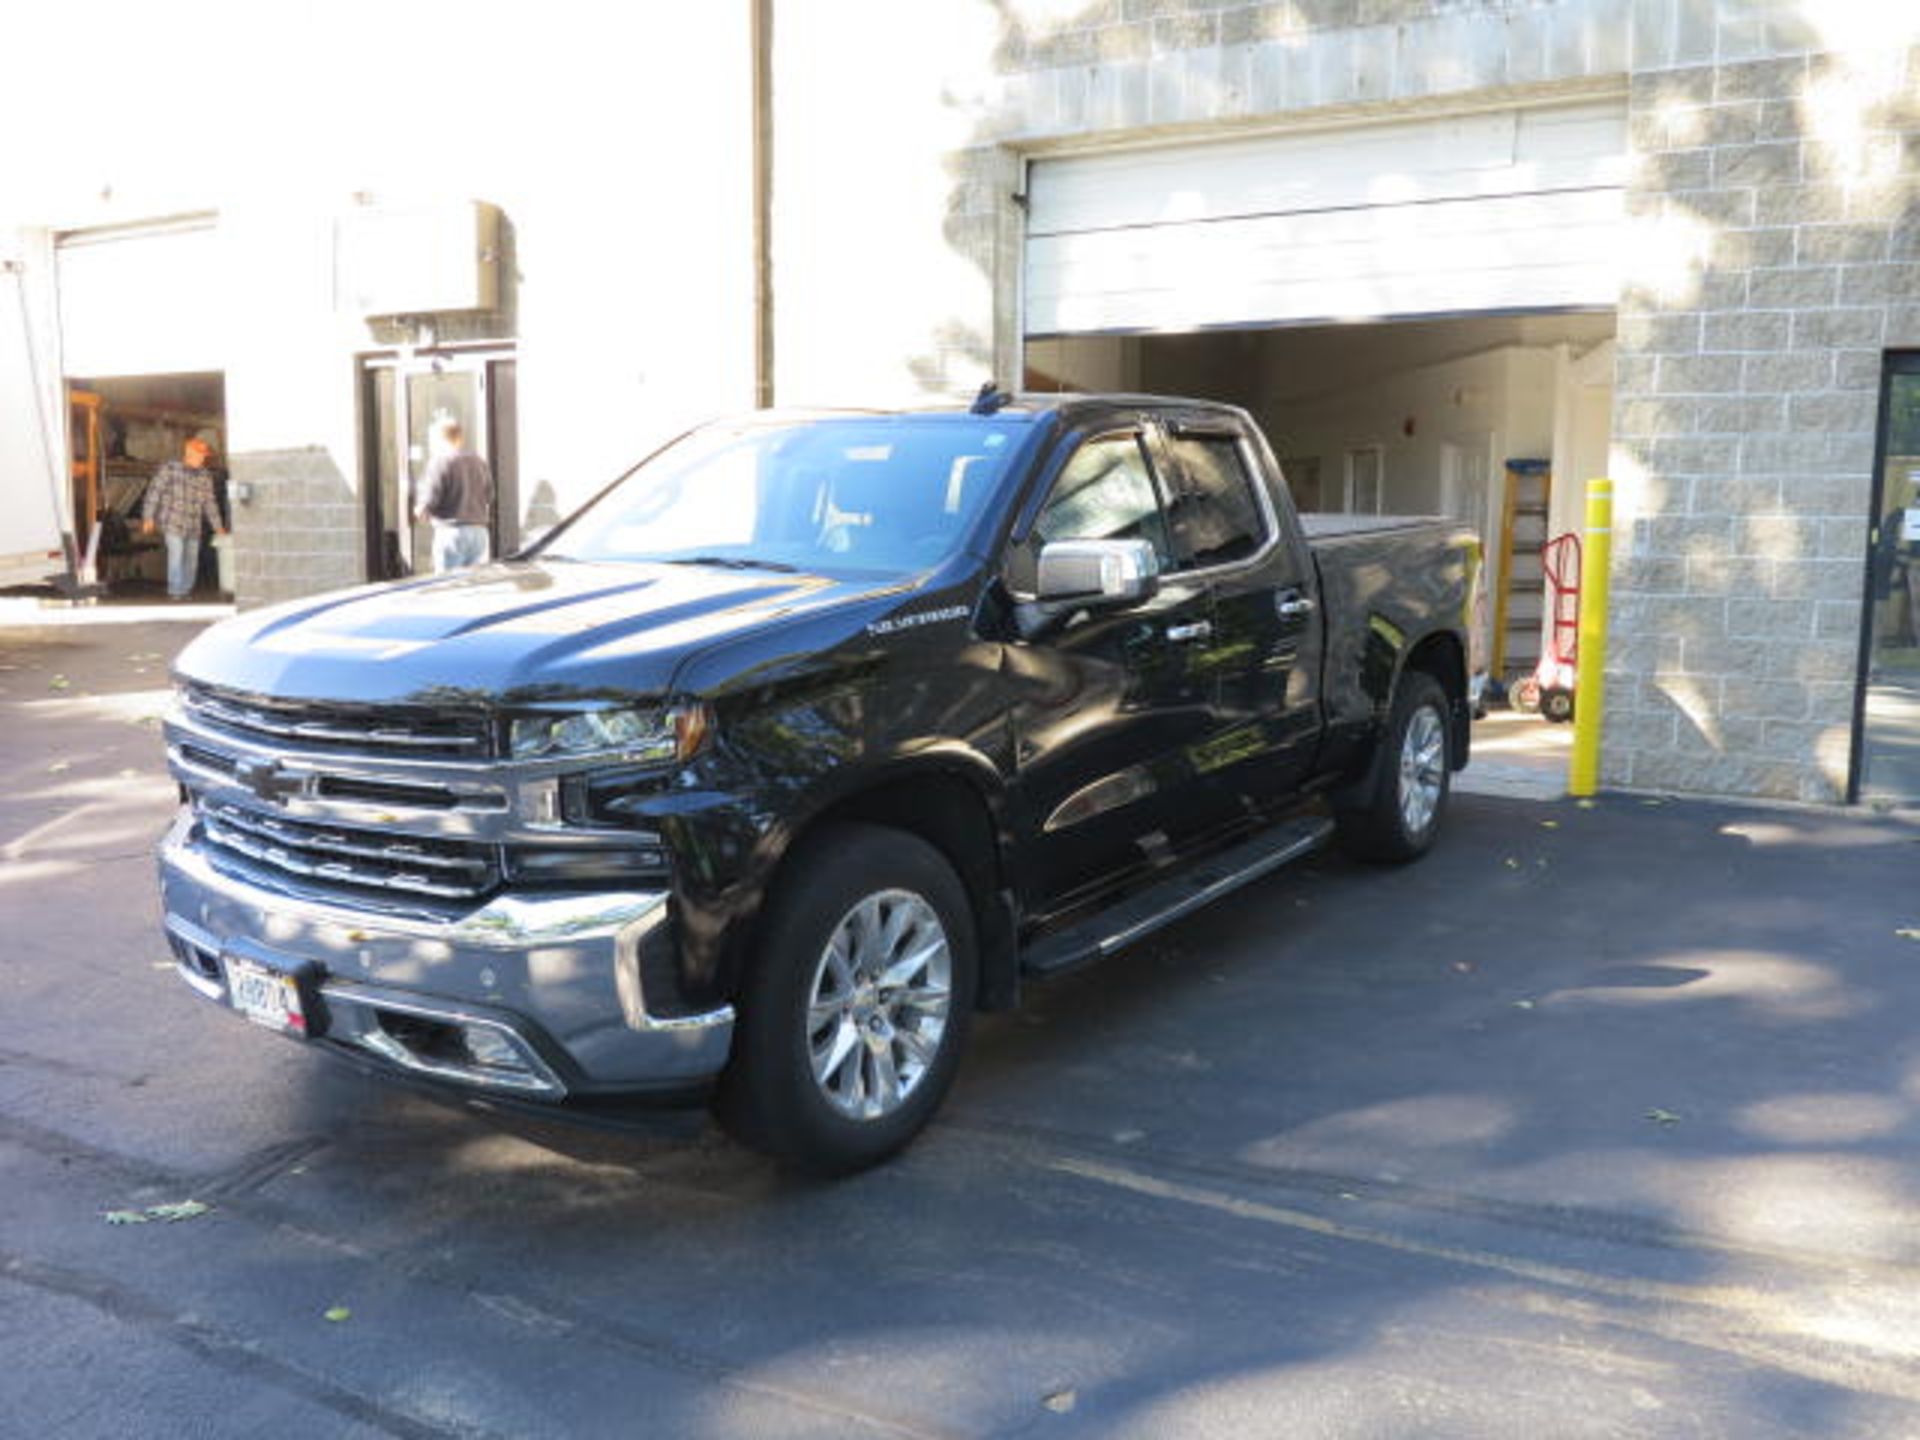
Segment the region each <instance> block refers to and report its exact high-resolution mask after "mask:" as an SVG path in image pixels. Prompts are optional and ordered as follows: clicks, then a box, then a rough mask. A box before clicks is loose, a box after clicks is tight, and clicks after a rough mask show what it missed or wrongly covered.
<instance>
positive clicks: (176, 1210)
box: [147, 1200, 213, 1223]
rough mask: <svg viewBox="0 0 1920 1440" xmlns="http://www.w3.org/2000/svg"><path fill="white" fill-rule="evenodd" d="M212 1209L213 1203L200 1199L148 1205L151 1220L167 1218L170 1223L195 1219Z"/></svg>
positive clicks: (148, 1214)
mask: <svg viewBox="0 0 1920 1440" xmlns="http://www.w3.org/2000/svg"><path fill="white" fill-rule="evenodd" d="M211 1209H213V1207H212V1206H211V1205H208V1204H205V1203H204V1202H202V1201H199V1200H179V1201H176V1202H175V1203H173V1204H171V1205H149V1206H148V1207H147V1218H148V1219H149V1220H165V1221H167V1222H169V1223H171V1222H173V1221H175V1220H194V1219H198V1218H199V1217H200V1216H202V1215H204V1214H206V1213H207V1212H208V1211H209V1210H211Z"/></svg>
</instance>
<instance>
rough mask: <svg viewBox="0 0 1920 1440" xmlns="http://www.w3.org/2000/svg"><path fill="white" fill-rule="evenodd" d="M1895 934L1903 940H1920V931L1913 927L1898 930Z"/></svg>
mask: <svg viewBox="0 0 1920 1440" xmlns="http://www.w3.org/2000/svg"><path fill="white" fill-rule="evenodd" d="M1893 933H1894V934H1896V935H1898V936H1899V937H1900V938H1901V939H1902V940H1920V930H1915V929H1914V928H1913V927H1912V926H1908V927H1907V928H1906V929H1904V930H1896V931H1894V932H1893Z"/></svg>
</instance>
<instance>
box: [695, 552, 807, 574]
mask: <svg viewBox="0 0 1920 1440" xmlns="http://www.w3.org/2000/svg"><path fill="white" fill-rule="evenodd" d="M665 563H666V564H668V565H717V566H718V567H719V568H720V569H722V570H773V571H777V572H778V573H780V574H782V575H797V574H799V573H800V567H799V566H798V565H787V564H783V563H782V562H780V561H778V560H759V559H756V558H754V557H753V556H751V555H676V556H674V557H673V558H672V559H671V560H668V561H666V562H665Z"/></svg>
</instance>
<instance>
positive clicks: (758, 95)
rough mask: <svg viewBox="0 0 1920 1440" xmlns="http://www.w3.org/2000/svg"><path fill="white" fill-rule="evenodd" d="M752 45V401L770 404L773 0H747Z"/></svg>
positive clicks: (755, 403) (771, 340)
mask: <svg viewBox="0 0 1920 1440" xmlns="http://www.w3.org/2000/svg"><path fill="white" fill-rule="evenodd" d="M747 4H748V9H749V20H748V32H749V35H748V43H749V45H750V47H751V49H752V51H753V142H752V149H753V403H754V405H755V406H757V407H758V408H760V409H763V410H764V409H766V408H767V407H769V406H771V405H772V404H773V0H747Z"/></svg>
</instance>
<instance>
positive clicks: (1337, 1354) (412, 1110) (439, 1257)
mask: <svg viewBox="0 0 1920 1440" xmlns="http://www.w3.org/2000/svg"><path fill="white" fill-rule="evenodd" d="M10 618H12V619H16V620H25V621H35V622H37V621H38V620H39V619H40V618H42V617H37V616H34V615H26V616H24V617H23V616H20V615H17V614H16V615H13V616H11V617H10ZM82 618H85V617H82ZM109 618H110V619H112V620H114V621H117V622H118V623H84V624H60V625H41V624H38V623H33V624H26V623H22V624H18V625H14V626H13V627H12V628H4V629H0V779H3V780H4V784H0V927H3V928H4V933H5V936H6V939H7V942H8V943H7V950H6V958H5V961H4V963H0V1357H4V1363H3V1364H0V1435H4V1436H23V1437H26V1436H31V1437H34V1440H55V1437H61V1440H64V1437H94V1436H100V1437H107V1436H112V1437H125V1436H144V1435H167V1436H174V1435H192V1436H209V1437H225V1436H249V1437H252V1436H258V1435H261V1434H273V1435H275V1436H276V1437H282V1440H294V1437H305V1436H324V1437H336V1436H338V1437H345V1436H353V1437H366V1436H395V1435H397V1436H420V1437H443V1436H516V1437H517V1436H556V1437H558V1436H565V1437H573V1436H644V1437H653V1436H663V1437H678V1436H689V1437H733V1436H790V1435H791V1436H834V1437H845V1436H861V1435H874V1436H911V1437H935V1436H1019V1437H1026V1436H1036V1437H1051V1436H1060V1437H1108V1436H1117V1437H1142V1440H1145V1437H1155V1440H1158V1437H1186V1436H1194V1437H1199V1436H1207V1437H1212V1436H1236V1437H1238V1436H1276V1437H1282V1436H1283V1437H1288V1440H1295V1437H1319V1436H1330V1437H1331V1436H1339V1437H1349V1436H1381V1437H1401V1436H1418V1437H1437V1436H1462V1437H1528V1440H1533V1437H1539V1436H1549V1435H1550V1436H1555V1437H1563V1436H1596V1437H1597V1436H1634V1437H1639V1436H1733V1437H1741V1440H1748V1437H1772V1436H1794V1435H1807V1436H1815V1435H1817V1436H1863V1437H1865V1436H1873V1437H1880V1436H1895V1435H1905V1434H1916V1433H1920V1283H1916V1282H1917V1281H1920V1115H1917V1107H1920V1040H1916V1038H1915V1033H1914V1032H1915V1027H1914V1024H1913V1016H1914V1014H1915V1008H1914V1007H1915V1006H1916V1004H1920V887H1916V886H1915V884H1914V883H1913V877H1914V873H1915V871H1916V868H1920V849H1916V848H1915V847H1916V841H1920V830H1916V829H1915V828H1914V827H1913V826H1912V825H1911V824H1909V823H1907V822H1905V821H1904V820H1902V819H1899V818H1896V817H1883V816H1877V815H1874V814H1871V813H1861V812H1842V811H1819V810H1793V809H1774V808H1759V807H1751V808H1750V807H1742V806H1729V805H1709V804H1703V803H1698V802H1682V801H1679V800H1673V799H1665V798H1662V797H1646V796H1606V797H1602V798H1601V799H1599V800H1598V801H1596V802H1590V803H1589V804H1587V805H1582V804H1579V803H1577V802H1574V801H1571V800H1566V799H1554V800H1545V799H1534V800H1529V799H1519V798H1511V797H1507V796H1501V795H1479V794H1463V795H1460V796H1458V797H1456V800H1455V805H1454V809H1453V812H1452V814H1451V816H1450V819H1449V828H1448V830H1447V833H1446V834H1445V836H1444V837H1443V839H1442V841H1441V843H1440V845H1439V847H1438V848H1437V849H1436V851H1435V852H1434V853H1433V854H1432V855H1430V856H1429V857H1428V858H1427V859H1426V860H1425V861H1423V862H1421V863H1419V864H1417V865H1415V866H1412V867H1410V868H1407V869H1402V870H1376V869H1369V868H1365V867H1361V866H1358V865H1354V864H1350V863H1348V862H1346V861H1344V860H1342V859H1340V858H1338V857H1335V856H1330V855H1329V856H1323V857H1320V858H1317V859H1315V860H1313V861H1311V862H1308V863H1306V864H1304V865H1301V866H1298V867H1295V868H1293V869H1291V870H1289V871H1286V872H1283V873H1281V874H1279V875H1276V876H1274V877H1271V878H1270V879H1268V880H1266V881H1263V882H1261V883H1260V884H1258V885H1257V886H1254V887H1251V888H1249V889H1248V890H1246V891H1243V892H1241V893H1240V894H1238V895H1236V896H1235V897H1233V898H1232V899H1231V900H1230V901H1228V902H1226V903H1224V904H1223V905H1220V906H1217V907H1215V908H1214V909H1213V910H1212V911H1210V912H1208V913H1203V914H1201V915H1198V916H1196V917H1193V918H1192V919H1190V920H1189V921H1187V922H1186V923H1183V924H1182V925H1180V926H1178V927H1176V928H1174V929H1172V930H1170V931H1167V932H1164V933H1163V934H1162V935H1161V936H1160V937H1158V938H1156V939H1155V940H1153V941H1150V942H1147V943H1145V944H1142V945H1141V946H1139V947H1137V948H1136V949H1134V950H1133V951H1131V952H1128V953H1127V954H1125V955H1123V956H1121V957H1119V958H1118V959H1116V960H1115V961H1113V962H1111V963H1109V964H1107V965H1106V966H1104V967H1103V968H1098V969H1094V970H1090V971H1086V972H1082V973H1080V974H1077V975H1073V976H1070V977H1067V978H1064V979H1062V980H1059V981H1057V982H1054V983H1051V984H1049V985H1046V986H1043V987H1035V988H1034V989H1033V990H1032V991H1031V993H1030V996H1029V1003H1028V1004H1027V1006H1026V1007H1025V1008H1024V1009H1023V1010H1022V1011H1020V1012H1018V1013H1015V1014H1010V1015H996V1016H988V1017H983V1019H982V1021H981V1023H980V1024H978V1025H977V1026H976V1028H975V1031H974V1043H973V1046H972V1050H971V1052H970V1054H969V1056H968V1058H967V1061H966V1064H965V1066H964V1068H963V1071H962V1074H961V1079H960V1082H959V1085H958V1087H957V1089H956V1091H955V1093H954V1095H953V1096H952V1098H951V1100H950V1102H949V1104H948V1107H947V1109H946V1111H945V1112H944V1114H943V1116H942V1118H941V1119H940V1120H939V1121H938V1122H936V1124H935V1125H934V1126H933V1128H932V1129H931V1130H930V1131H929V1132H928V1133H927V1134H926V1135H925V1136H924V1137H923V1138H922V1140H921V1141H920V1142H919V1143H918V1144H916V1145H915V1146H914V1147H913V1148H912V1149H911V1150H909V1151H908V1152H907V1153H906V1154H905V1155H903V1156H902V1157H900V1158H899V1159H898V1160H897V1161H896V1162H894V1163H892V1164H890V1165H888V1166H885V1167H883V1168H881V1169H879V1170H877V1171H874V1172H872V1173H870V1174H867V1175H864V1176H861V1177H857V1178H855V1179H852V1180H847V1181H842V1182H839V1183H834V1184H823V1183H814V1182H806V1181H801V1180H797V1179H793V1178H790V1177H787V1176H785V1175H782V1174H780V1173H779V1172H777V1171H775V1170H773V1169H771V1168H769V1167H768V1166H767V1165H766V1164H765V1163H764V1162H762V1161H760V1160H759V1159H757V1158H756V1157H754V1156H752V1155H749V1154H746V1153H744V1152H741V1151H739V1150H737V1149H736V1148H734V1147H733V1146H732V1145H731V1144H730V1143H728V1142H727V1141H726V1140H725V1139H724V1138H722V1137H720V1136H718V1135H717V1134H715V1133H714V1132H713V1131H711V1130H710V1129H708V1128H706V1127H705V1126H704V1125H702V1124H701V1123H699V1122H698V1120H697V1119H683V1120H682V1121H681V1122H679V1123H678V1124H668V1123H659V1124H651V1125H642V1126H639V1127H637V1128H635V1129H633V1130H631V1131H628V1132H612V1133H609V1132H602V1131H592V1130H584V1129H579V1128H575V1127H572V1126H568V1125H563V1124H559V1123H554V1122H550V1121H530V1120H527V1119H524V1118H520V1117H514V1116H503V1115H498V1114H488V1113H484V1112H480V1111H476V1110H473V1109H470V1108H466V1107H462V1106H459V1105H449V1104H443V1103H439V1102H436V1101H432V1100H428V1099H423V1098H421V1097H419V1096H417V1095H415V1094H413V1093H411V1092H408V1091H405V1090H402V1089H398V1088H395V1087H393V1086H391V1085H387V1084H384V1083H381V1082H378V1081H375V1080H372V1079H369V1078H367V1077H364V1076H362V1075H361V1074H359V1073H358V1072H356V1071H354V1070H352V1069H351V1068H348V1067H346V1066H344V1065H341V1064H338V1063H335V1062H331V1061H329V1060H328V1059H326V1058H325V1057H324V1056H321V1055H318V1054H315V1053H312V1052H309V1051H304V1050H302V1049H301V1048H300V1047H299V1046H298V1045H297V1044H295V1043H293V1042H290V1041H286V1040H283V1039H280V1038H278V1037H275V1036H272V1035H269V1034H266V1033H265V1032H263V1031H259V1030H256V1029H254V1028H251V1027H249V1026H247V1025H246V1024H245V1023H244V1022H241V1021H239V1020H238V1019H236V1018H235V1017H232V1016H230V1015H227V1014H224V1013H222V1012H220V1011H218V1010H216V1009H214V1008H213V1007H211V1006H209V1005H208V1004H206V1003H205V1002H203V1001H201V1000H199V999H197V998H196V997H195V996H194V995H193V994H191V993H190V992H189V991H188V990H187V989H186V987H185V986H183V985H182V984H181V983H180V982H179V981H178V980H177V979H176V978H175V976H174V975H173V974H172V971H171V966H170V965H169V964H168V963H167V961H166V958H165V949H164V946H163V945H162V943H161V938H160V930H159V916H158V910H157V905H156V901H155V895H154V886H153V874H152V861H151V848H152V845H153V843H154V841H155V840H156V838H157V837H158V835H159V833H160V831H161V829H162V828H163V827H164V825H165V824H166V822H167V819H168V817H169V814H170V812H171V809H172V806H173V803H174V801H173V793H172V789H171V786H170V785H169V783H168V782H167V780H166V778H165V773H164V766H163V763H162V755H161V750H160V740H159V733H158V729H157V725H156V717H157V715H158V713H159V710H160V708H161V706H162V705H163V703H164V699H165V664H166V660H167V658H168V657H170V656H171V655H172V654H173V653H174V652H175V651H176V650H177V649H178V647H179V646H180V645H181V644H183V643H184V642H185V641H186V640H187V639H188V638H190V636H191V634H192V633H193V632H194V630H195V629H196V628H197V626H198V624H199V623H201V621H200V620H199V619H198V618H197V617H176V616H170V615H168V614H166V613H165V612H152V614H151V617H149V615H148V614H147V613H145V612H120V613H119V614H117V615H114V616H111V617H109ZM0 623H3V621H0ZM168 1207H173V1208H171V1209H169V1208H168ZM202 1207H204V1208H202ZM167 1217H173V1218H167Z"/></svg>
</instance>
